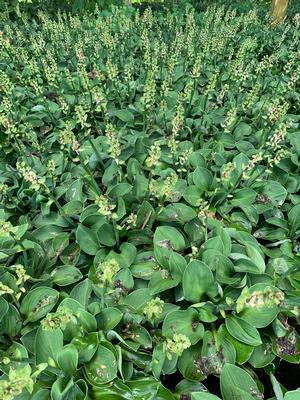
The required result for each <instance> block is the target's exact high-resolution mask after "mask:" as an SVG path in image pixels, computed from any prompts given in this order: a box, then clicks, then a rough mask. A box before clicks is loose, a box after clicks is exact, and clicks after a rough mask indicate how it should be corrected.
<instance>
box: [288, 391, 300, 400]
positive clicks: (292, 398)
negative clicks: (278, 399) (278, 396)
mask: <svg viewBox="0 0 300 400" xmlns="http://www.w3.org/2000/svg"><path fill="white" fill-rule="evenodd" d="M299 398H300V390H291V391H290V392H286V393H285V395H284V400H299Z"/></svg>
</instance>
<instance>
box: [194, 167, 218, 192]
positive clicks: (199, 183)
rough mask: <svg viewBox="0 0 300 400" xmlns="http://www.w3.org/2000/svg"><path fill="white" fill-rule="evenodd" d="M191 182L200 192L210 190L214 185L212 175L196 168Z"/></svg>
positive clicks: (207, 171)
mask: <svg viewBox="0 0 300 400" xmlns="http://www.w3.org/2000/svg"><path fill="white" fill-rule="evenodd" d="M193 182H194V184H195V185H196V187H197V188H198V189H200V190H202V191H208V190H211V189H212V187H213V183H214V177H213V175H212V173H211V172H210V171H209V170H208V169H206V168H203V167H197V168H196V169H195V171H194V172H193Z"/></svg>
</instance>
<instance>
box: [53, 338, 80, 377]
mask: <svg viewBox="0 0 300 400" xmlns="http://www.w3.org/2000/svg"><path fill="white" fill-rule="evenodd" d="M56 361H57V364H58V366H59V368H60V369H61V370H62V371H64V372H66V373H67V374H75V372H76V369H77V364H78V351H77V349H76V346H74V344H67V345H65V346H64V347H63V348H62V349H61V350H60V352H59V353H58V354H57V358H56Z"/></svg>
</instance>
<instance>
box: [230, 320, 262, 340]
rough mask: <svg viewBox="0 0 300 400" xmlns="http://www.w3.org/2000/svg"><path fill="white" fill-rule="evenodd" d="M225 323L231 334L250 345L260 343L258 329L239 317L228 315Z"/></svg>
mask: <svg viewBox="0 0 300 400" xmlns="http://www.w3.org/2000/svg"><path fill="white" fill-rule="evenodd" d="M225 325H226V328H227V329H228V332H229V333H230V335H231V336H233V337H234V338H236V339H237V340H239V341H240V342H242V343H245V344H248V345H250V346H259V345H260V344H262V341H261V338H260V335H259V332H258V330H257V329H256V328H255V327H253V326H252V325H250V324H249V323H248V322H246V321H244V320H242V319H241V318H238V317H234V316H228V317H227V318H226V319H225Z"/></svg>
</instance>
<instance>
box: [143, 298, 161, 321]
mask: <svg viewBox="0 0 300 400" xmlns="http://www.w3.org/2000/svg"><path fill="white" fill-rule="evenodd" d="M164 304H165V303H164V301H163V300H161V299H160V298H159V297H155V299H152V300H150V301H149V302H148V303H147V305H146V306H145V307H144V308H143V313H144V314H145V316H146V318H147V319H148V320H149V321H152V320H153V319H155V318H158V317H159V316H160V315H161V313H162V310H163V307H164Z"/></svg>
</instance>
